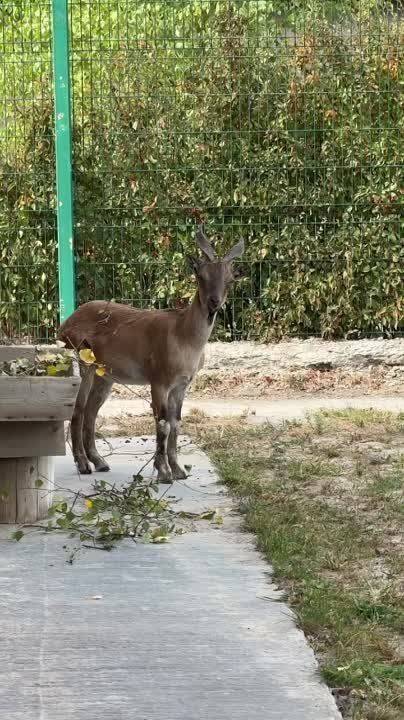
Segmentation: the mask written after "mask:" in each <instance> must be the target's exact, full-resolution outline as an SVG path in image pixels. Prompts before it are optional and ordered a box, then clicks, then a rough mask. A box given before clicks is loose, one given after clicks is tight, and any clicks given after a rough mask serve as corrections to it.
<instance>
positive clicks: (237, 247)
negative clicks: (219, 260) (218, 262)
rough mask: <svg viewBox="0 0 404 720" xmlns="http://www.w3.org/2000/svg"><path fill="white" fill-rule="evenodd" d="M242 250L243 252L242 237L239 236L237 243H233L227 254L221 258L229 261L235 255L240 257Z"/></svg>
mask: <svg viewBox="0 0 404 720" xmlns="http://www.w3.org/2000/svg"><path fill="white" fill-rule="evenodd" d="M243 252H244V240H243V238H241V239H240V240H239V241H238V243H237V245H234V247H232V249H231V250H229V252H228V253H227V255H225V257H224V258H223V260H225V261H226V262H231V260H234V259H235V258H237V257H241V256H242V254H243Z"/></svg>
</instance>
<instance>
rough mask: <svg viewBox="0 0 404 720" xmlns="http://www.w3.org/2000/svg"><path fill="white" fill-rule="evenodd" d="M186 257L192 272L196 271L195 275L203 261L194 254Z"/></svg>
mask: <svg viewBox="0 0 404 720" xmlns="http://www.w3.org/2000/svg"><path fill="white" fill-rule="evenodd" d="M186 257H187V262H188V266H189V269H190V270H191V272H193V273H195V275H197V274H198V271H199V267H200V264H201V261H200V260H199V258H197V257H194V255H187V256H186Z"/></svg>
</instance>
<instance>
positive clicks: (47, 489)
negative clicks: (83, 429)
mask: <svg viewBox="0 0 404 720" xmlns="http://www.w3.org/2000/svg"><path fill="white" fill-rule="evenodd" d="M42 349H43V350H45V349H46V350H49V351H50V352H60V349H59V348H53V347H48V346H47V347H46V348H42ZM37 350H38V348H35V347H33V346H30V345H22V346H16V345H10V346H8V345H0V363H1V362H10V361H12V360H16V359H18V358H22V357H27V358H29V359H32V361H34V359H35V355H36V352H37ZM72 373H73V374H72V377H27V376H17V377H8V376H2V375H0V523H13V524H14V523H29V522H35V521H36V520H41V519H43V518H45V517H46V516H47V513H48V508H49V506H50V504H51V501H52V490H53V483H54V460H53V458H54V456H55V455H65V453H66V441H65V430H64V423H65V421H66V420H70V419H71V417H72V414H73V409H74V404H75V401H76V397H77V393H78V391H79V387H80V374H79V369H78V365H77V364H76V363H73V369H72ZM38 480H39V481H40V483H42V484H40V483H39V482H38Z"/></svg>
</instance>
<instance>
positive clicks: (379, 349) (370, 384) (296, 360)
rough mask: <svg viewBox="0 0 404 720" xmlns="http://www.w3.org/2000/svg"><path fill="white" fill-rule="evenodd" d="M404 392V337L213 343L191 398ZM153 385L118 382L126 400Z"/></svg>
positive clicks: (117, 393)
mask: <svg viewBox="0 0 404 720" xmlns="http://www.w3.org/2000/svg"><path fill="white" fill-rule="evenodd" d="M403 391H404V338H396V339H394V340H383V339H376V340H346V341H340V342H330V341H322V340H318V339H313V338H311V339H308V340H291V341H289V342H281V343H277V344H268V345H264V344H261V343H253V342H233V343H209V345H208V346H207V350H206V358H205V365H204V368H203V369H202V370H201V371H200V372H199V373H198V375H197V376H196V378H195V379H194V382H193V383H192V386H191V388H190V389H189V392H188V397H190V396H191V397H192V396H193V397H207V396H209V397H212V396H215V397H234V398H260V397H268V398H270V397H272V398H283V397H284V398H291V397H293V398H298V397H304V396H305V395H311V396H313V395H321V396H326V397H327V396H332V397H344V396H348V395H349V396H350V397H355V396H359V395H393V394H401V393H403ZM149 392H150V391H149V389H148V388H142V387H136V388H129V387H128V388H127V387H124V386H115V387H114V389H113V396H115V397H120V398H122V399H130V398H131V397H133V395H136V396H137V397H139V396H140V397H148V396H149Z"/></svg>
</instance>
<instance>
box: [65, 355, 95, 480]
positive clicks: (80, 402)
mask: <svg viewBox="0 0 404 720" xmlns="http://www.w3.org/2000/svg"><path fill="white" fill-rule="evenodd" d="M80 372H81V383H80V389H79V392H78V394H77V398H76V404H75V406H74V410H73V416H72V421H71V424H70V432H71V438H72V446H73V457H74V460H75V463H76V465H77V469H78V471H79V473H80V474H81V475H89V474H90V473H91V466H90V463H89V459H88V457H87V455H86V451H85V449H84V443H83V424H84V413H85V409H86V404H87V399H88V396H89V394H90V391H91V388H92V384H93V380H94V372H95V368H94V367H92V366H90V367H83V368H80Z"/></svg>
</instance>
